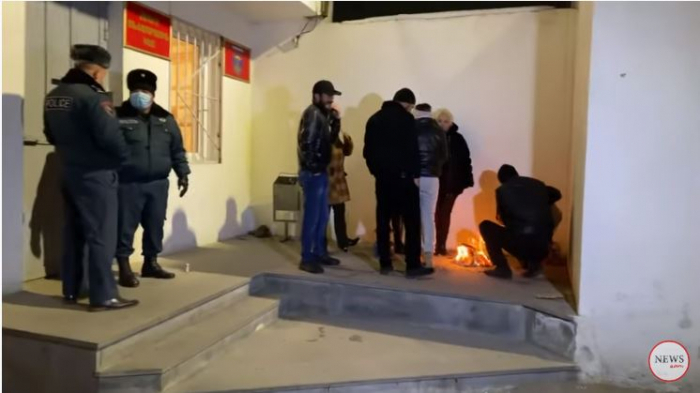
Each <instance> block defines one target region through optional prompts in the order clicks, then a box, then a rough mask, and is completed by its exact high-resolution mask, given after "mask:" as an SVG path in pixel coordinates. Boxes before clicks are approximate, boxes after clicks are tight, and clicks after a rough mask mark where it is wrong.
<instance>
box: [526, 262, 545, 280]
mask: <svg viewBox="0 0 700 393" xmlns="http://www.w3.org/2000/svg"><path fill="white" fill-rule="evenodd" d="M542 273H543V271H542V266H541V265H537V264H531V265H530V268H528V269H527V270H525V273H523V277H525V278H537V277H539V276H541V275H542Z"/></svg>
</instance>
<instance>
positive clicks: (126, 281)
mask: <svg viewBox="0 0 700 393" xmlns="http://www.w3.org/2000/svg"><path fill="white" fill-rule="evenodd" d="M156 81H157V78H156V75H155V74H154V73H152V72H151V71H148V70H141V69H137V70H133V71H131V72H130V73H129V74H128V75H127V77H126V83H127V86H128V88H129V91H130V92H131V95H130V97H129V100H127V101H124V103H123V104H122V106H121V107H120V108H117V117H118V118H119V125H120V127H121V130H122V132H123V134H124V137H125V138H126V142H127V144H128V146H129V150H130V152H131V156H130V158H129V160H128V161H127V162H126V164H124V166H123V167H122V169H121V171H120V172H119V240H118V243H117V262H118V263H119V285H121V286H124V287H137V286H138V285H139V281H138V279H137V278H136V276H135V275H134V273H133V272H132V271H131V265H130V264H129V256H131V254H132V253H133V252H134V248H133V242H134V233H135V232H136V228H137V227H138V226H139V224H141V226H142V227H143V243H142V248H143V256H144V263H143V267H142V268H141V276H142V277H151V278H162V279H170V278H174V277H175V274H173V273H170V272H167V271H165V270H163V268H162V267H161V266H160V265H159V264H158V260H157V258H158V254H159V253H160V252H161V251H162V250H163V225H164V223H165V214H166V210H167V204H168V188H169V187H170V182H169V181H168V176H169V175H170V171H171V170H174V171H175V174H177V177H178V182H177V185H178V188H179V189H180V190H181V191H180V197H182V196H184V195H185V193H186V192H187V189H188V187H189V181H188V175H189V174H190V167H189V165H188V164H187V156H186V155H185V149H184V147H183V144H182V134H181V133H180V128H179V127H178V125H177V122H176V121H175V118H174V117H173V115H171V114H170V113H169V112H168V111H166V110H165V109H163V108H162V107H161V106H159V105H158V104H156V103H154V102H153V97H154V96H155V92H156Z"/></svg>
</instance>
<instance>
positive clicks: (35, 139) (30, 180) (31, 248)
mask: <svg viewBox="0 0 700 393" xmlns="http://www.w3.org/2000/svg"><path fill="white" fill-rule="evenodd" d="M26 6H27V41H26V45H27V46H26V57H27V58H26V65H27V70H26V82H25V83H26V89H25V92H26V93H25V102H24V166H23V171H24V189H23V192H24V193H23V200H24V206H23V227H24V237H23V239H24V279H25V280H32V279H36V278H41V277H45V276H47V275H49V276H52V275H57V274H58V272H59V266H60V257H61V236H62V225H63V209H62V206H63V200H62V197H61V192H60V173H61V168H60V166H59V163H58V158H57V157H56V154H55V153H54V151H53V150H54V149H53V147H52V146H50V145H49V144H48V143H47V142H46V138H45V137H44V133H43V102H44V96H45V95H46V93H47V92H48V91H49V90H50V89H52V88H53V83H52V81H53V80H54V79H60V78H61V77H62V76H63V75H64V74H65V73H66V71H68V69H70V68H71V67H72V62H71V59H70V47H71V45H74V44H95V45H102V46H104V47H107V38H108V37H107V6H108V3H107V2H96V1H95V2H28V3H26Z"/></svg>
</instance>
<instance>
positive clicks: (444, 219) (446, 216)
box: [435, 192, 459, 251]
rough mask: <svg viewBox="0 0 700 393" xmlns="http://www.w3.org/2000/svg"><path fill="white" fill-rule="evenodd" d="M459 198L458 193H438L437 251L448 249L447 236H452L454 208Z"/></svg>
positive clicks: (436, 219) (436, 214)
mask: <svg viewBox="0 0 700 393" xmlns="http://www.w3.org/2000/svg"><path fill="white" fill-rule="evenodd" d="M458 196H459V194H456V193H447V192H440V193H438V201H437V207H436V208H435V238H436V247H435V250H436V251H444V250H446V249H447V236H448V235H449V234H450V220H451V217H452V208H453V207H454V205H455V201H456V200H457V197H458Z"/></svg>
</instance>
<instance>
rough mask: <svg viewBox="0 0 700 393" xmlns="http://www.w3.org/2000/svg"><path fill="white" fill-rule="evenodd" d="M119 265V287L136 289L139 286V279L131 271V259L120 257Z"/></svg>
mask: <svg viewBox="0 0 700 393" xmlns="http://www.w3.org/2000/svg"><path fill="white" fill-rule="evenodd" d="M117 264H118V265H119V285H120V286H122V287H126V288H136V287H138V286H139V279H138V278H136V275H135V274H134V272H133V271H131V264H129V258H123V257H118V258H117Z"/></svg>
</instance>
